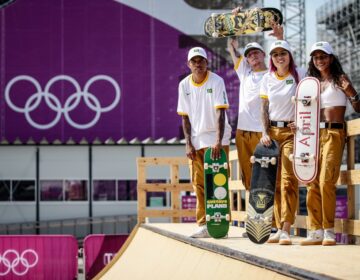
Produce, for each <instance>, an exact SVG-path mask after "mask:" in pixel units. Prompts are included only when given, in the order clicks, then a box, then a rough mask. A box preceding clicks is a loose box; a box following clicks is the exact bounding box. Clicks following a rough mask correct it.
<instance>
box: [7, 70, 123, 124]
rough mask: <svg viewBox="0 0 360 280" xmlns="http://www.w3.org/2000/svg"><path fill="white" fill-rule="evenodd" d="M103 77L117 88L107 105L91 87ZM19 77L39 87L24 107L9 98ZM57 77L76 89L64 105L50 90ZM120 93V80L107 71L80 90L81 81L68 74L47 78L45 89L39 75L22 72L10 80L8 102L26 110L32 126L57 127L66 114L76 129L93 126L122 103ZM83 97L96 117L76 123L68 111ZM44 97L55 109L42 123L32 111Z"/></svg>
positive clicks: (36, 87)
mask: <svg viewBox="0 0 360 280" xmlns="http://www.w3.org/2000/svg"><path fill="white" fill-rule="evenodd" d="M100 80H104V81H107V82H109V83H110V84H111V85H112V86H113V88H114V90H115V98H114V100H113V102H112V103H111V104H110V105H108V106H106V107H101V104H100V102H99V99H98V98H97V97H96V96H95V95H94V94H92V93H91V92H90V91H89V90H90V87H91V85H92V84H93V83H94V82H97V81H100ZM19 81H27V82H30V83H32V84H33V85H34V87H35V90H36V92H35V93H34V94H33V95H31V96H30V97H29V98H28V99H27V100H26V102H25V105H24V107H23V108H22V107H19V106H16V105H15V104H14V103H13V101H12V100H11V98H10V91H11V88H12V86H13V85H14V84H16V83H17V82H19ZM58 81H67V82H70V83H71V84H72V85H73V86H74V89H75V92H74V93H73V94H71V95H70V96H69V97H68V98H67V99H66V101H65V104H64V106H62V105H61V103H60V100H59V98H57V97H56V96H55V95H54V94H53V93H51V86H52V85H53V84H54V83H56V82H58ZM120 96H121V93H120V87H119V85H118V83H117V82H116V81H115V80H114V79H113V78H111V77H109V76H106V75H97V76H94V77H92V78H91V79H89V80H88V81H87V82H86V84H85V86H84V89H83V90H81V88H80V85H79V83H78V82H77V81H76V80H75V79H74V78H72V77H70V76H67V75H58V76H55V77H53V78H52V79H50V80H49V81H48V83H47V84H46V86H45V88H44V90H43V89H42V88H41V86H40V84H39V82H38V81H37V80H36V79H34V78H33V77H31V76H27V75H20V76H17V77H14V78H13V79H11V80H10V81H9V82H8V83H7V85H6V87H5V101H6V104H7V105H8V106H9V107H10V108H11V109H12V110H14V111H15V112H18V113H23V114H24V115H25V118H26V120H27V122H28V123H29V124H30V125H31V126H33V127H35V128H37V129H42V130H44V129H50V128H52V127H54V126H55V125H56V124H57V123H58V122H59V121H60V119H61V116H62V115H64V117H65V120H66V121H67V123H68V124H69V125H71V126H72V127H74V128H77V129H88V128H90V127H92V126H94V125H95V124H96V123H97V122H98V121H99V119H100V117H101V113H105V112H109V111H111V110H113V109H114V108H115V107H116V106H117V105H118V104H119V102H120ZM82 99H83V100H84V102H85V104H86V106H87V107H88V108H89V109H90V110H92V111H94V112H95V117H94V118H93V119H92V120H91V121H90V122H88V123H85V124H79V123H76V122H75V121H74V120H73V119H72V118H71V117H70V115H69V113H70V112H71V111H72V110H74V109H75V108H76V107H77V106H78V105H79V103H80V101H81V100H82ZM42 100H44V101H45V103H46V105H47V106H48V107H49V108H50V109H51V110H52V111H54V112H55V113H56V116H55V117H54V119H53V120H52V121H51V122H49V123H47V124H39V123H37V122H35V121H34V120H33V119H32V118H31V116H30V113H31V112H32V111H34V110H36V109H37V108H38V107H39V106H40V103H41V101H42Z"/></svg>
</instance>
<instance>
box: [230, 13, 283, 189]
mask: <svg viewBox="0 0 360 280" xmlns="http://www.w3.org/2000/svg"><path fill="white" fill-rule="evenodd" d="M240 9H241V7H238V8H236V9H233V10H232V13H233V14H237V13H239V12H240ZM272 28H273V32H272V33H270V34H269V35H270V36H274V37H276V38H277V39H278V40H282V39H283V34H284V30H283V27H282V26H281V25H279V24H275V23H274V24H273V25H272ZM227 47H228V50H229V52H230V55H231V58H232V61H233V63H234V69H235V72H236V74H237V76H238V78H239V80H240V88H239V113H238V123H237V130H236V137H235V140H236V148H237V152H238V159H239V165H240V174H241V179H242V183H243V185H244V186H245V189H246V190H247V191H249V190H250V180H251V170H252V164H251V163H250V157H251V156H252V155H253V153H254V150H255V147H256V145H257V144H258V143H259V141H260V138H261V131H262V125H261V99H260V95H259V93H260V83H261V80H262V78H263V76H264V74H265V73H266V72H267V71H268V69H267V68H266V65H265V52H264V49H263V48H262V46H260V45H259V44H258V43H256V42H252V43H249V44H247V45H246V46H245V48H244V53H243V55H239V53H238V51H237V50H238V48H239V42H238V40H237V39H235V38H229V39H228V41H227Z"/></svg>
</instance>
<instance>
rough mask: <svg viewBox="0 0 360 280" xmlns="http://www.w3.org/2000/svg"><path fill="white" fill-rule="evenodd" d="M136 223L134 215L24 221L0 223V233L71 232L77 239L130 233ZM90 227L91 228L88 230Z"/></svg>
mask: <svg viewBox="0 0 360 280" xmlns="http://www.w3.org/2000/svg"><path fill="white" fill-rule="evenodd" d="M135 225H136V216H135V215H131V216H130V215H129V216H128V215H126V216H124V215H123V216H105V217H93V218H88V217H86V218H74V219H62V220H49V221H41V222H39V223H36V222H26V223H13V224H0V235H14V234H36V232H37V231H39V232H40V233H41V234H71V235H74V236H75V237H76V238H77V239H78V240H82V239H83V238H84V237H85V236H87V235H88V234H92V233H106V234H120V233H122V234H124V233H130V232H131V230H132V229H133V228H134V227H135ZM90 227H91V228H92V229H91V230H90Z"/></svg>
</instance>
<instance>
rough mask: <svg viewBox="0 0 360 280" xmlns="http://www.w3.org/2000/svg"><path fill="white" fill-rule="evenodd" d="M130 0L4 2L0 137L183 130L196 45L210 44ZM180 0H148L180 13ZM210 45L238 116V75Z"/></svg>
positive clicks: (177, 133) (103, 136) (167, 134)
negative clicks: (181, 88)
mask: <svg viewBox="0 0 360 280" xmlns="http://www.w3.org/2000/svg"><path fill="white" fill-rule="evenodd" d="M173 1H174V2H175V1H179V2H177V3H180V2H181V3H180V4H181V5H185V6H186V5H187V4H186V3H185V4H184V1H183V0H173ZM128 2H129V3H132V1H123V0H116V1H110V0H109V1H102V0H94V1H89V0H76V1H72V0H51V1H49V0H31V1H25V0H23V1H15V2H14V3H13V4H11V5H9V6H7V7H6V8H4V9H1V12H0V26H1V28H0V96H1V99H0V140H1V139H3V138H5V139H6V140H8V141H9V142H13V141H14V140H15V139H20V141H22V142H24V143H26V142H27V141H28V140H29V139H30V138H32V139H33V140H34V141H35V142H40V141H41V140H42V139H44V138H45V139H46V140H47V141H48V142H50V143H51V142H53V141H54V140H60V141H61V142H67V141H68V140H69V139H70V138H72V139H73V140H75V142H79V141H80V140H82V139H86V140H87V141H88V142H93V141H94V139H95V138H98V139H100V140H101V141H105V140H107V139H109V138H112V139H113V140H115V141H117V140H118V139H120V138H123V137H124V138H125V139H127V140H128V141H129V140H132V139H133V138H135V137H137V138H138V139H139V140H144V139H145V138H148V137H152V138H153V139H158V138H161V137H164V138H165V139H170V138H173V137H179V138H182V129H181V118H180V117H179V116H178V115H177V113H176V108H177V101H178V84H179V82H180V80H181V79H183V78H184V77H185V76H186V75H188V74H189V69H188V67H187V65H186V55H187V51H188V50H189V49H190V47H192V46H194V45H201V43H199V42H198V41H196V40H195V39H193V38H192V37H191V36H189V35H187V34H184V33H183V32H182V31H180V29H177V28H174V27H172V23H173V21H171V22H170V21H169V20H168V21H169V22H166V20H160V19H158V18H156V17H155V16H152V15H150V14H146V13H143V12H141V11H140V10H138V9H137V8H136V7H130V6H129V5H127V4H126V3H128ZM135 2H137V3H142V2H141V1H135ZM168 2H169V3H168ZM185 2H186V1H185ZM172 3H173V2H172V1H144V3H143V4H141V5H140V4H139V5H140V6H144V5H153V6H154V7H153V9H151V10H157V9H160V8H161V10H162V9H163V8H164V7H163V6H164V5H166V9H167V10H169V11H170V9H171V7H172ZM171 11H172V10H171ZM184 24H185V21H184ZM204 47H205V48H206V46H204ZM207 52H208V57H209V61H211V62H212V64H213V65H216V68H215V67H213V66H212V65H210V68H211V69H212V70H213V71H215V72H216V73H218V74H220V76H222V77H223V78H224V79H225V84H226V87H227V93H228V98H229V103H230V109H229V110H228V116H229V119H230V121H231V120H233V119H234V118H236V116H237V105H236V102H237V100H236V98H237V96H238V94H237V90H238V79H237V77H236V74H235V72H234V71H233V69H232V66H230V65H229V64H228V62H227V60H226V59H224V58H222V57H221V56H220V55H218V54H217V53H215V52H213V51H212V50H211V49H209V48H207Z"/></svg>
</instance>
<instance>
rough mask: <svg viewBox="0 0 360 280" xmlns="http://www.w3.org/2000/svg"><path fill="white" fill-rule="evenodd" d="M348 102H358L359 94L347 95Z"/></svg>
mask: <svg viewBox="0 0 360 280" xmlns="http://www.w3.org/2000/svg"><path fill="white" fill-rule="evenodd" d="M349 100H350V102H358V101H359V94H358V93H357V94H356V95H354V96H349Z"/></svg>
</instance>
